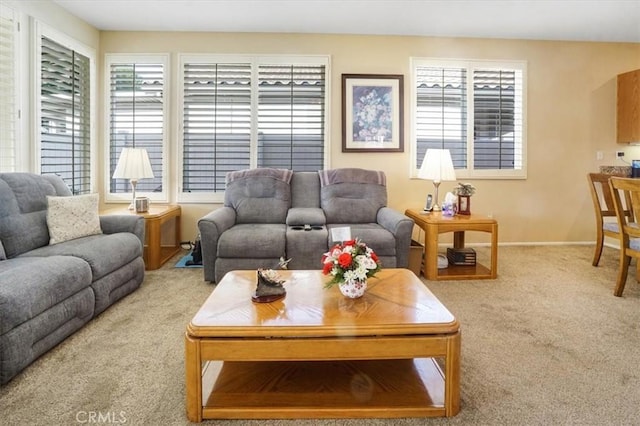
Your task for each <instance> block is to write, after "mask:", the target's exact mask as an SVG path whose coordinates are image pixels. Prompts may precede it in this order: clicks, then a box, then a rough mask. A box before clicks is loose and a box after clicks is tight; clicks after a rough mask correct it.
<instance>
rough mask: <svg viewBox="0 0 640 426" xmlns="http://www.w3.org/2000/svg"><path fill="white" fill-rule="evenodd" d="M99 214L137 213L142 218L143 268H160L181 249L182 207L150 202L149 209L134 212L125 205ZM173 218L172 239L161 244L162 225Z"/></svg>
mask: <svg viewBox="0 0 640 426" xmlns="http://www.w3.org/2000/svg"><path fill="white" fill-rule="evenodd" d="M100 214H107V215H137V216H140V217H143V218H144V225H145V240H146V241H145V247H144V248H145V250H144V264H145V269H147V270H154V269H158V268H160V267H161V266H162V265H163V264H164V263H165V262H166V261H167V260H169V259H171V258H172V257H173V256H174V255H175V254H176V253H178V252H179V251H180V249H181V247H180V238H181V231H180V215H181V214H182V209H181V207H180V206H178V205H168V206H167V205H164V206H163V205H156V204H151V205H150V206H149V211H147V212H145V213H136V212H135V210H129V209H127V208H126V207H119V208H112V209H107V210H104V211H101V212H100ZM171 220H173V221H174V222H175V223H174V230H175V234H174V240H173V242H172V244H170V245H163V244H162V243H163V241H162V226H163V225H164V224H165V223H167V222H169V221H171Z"/></svg>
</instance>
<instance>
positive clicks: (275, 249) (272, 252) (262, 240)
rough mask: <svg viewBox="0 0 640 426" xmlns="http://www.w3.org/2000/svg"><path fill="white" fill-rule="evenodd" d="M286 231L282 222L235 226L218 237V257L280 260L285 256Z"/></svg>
mask: <svg viewBox="0 0 640 426" xmlns="http://www.w3.org/2000/svg"><path fill="white" fill-rule="evenodd" d="M286 229H287V228H286V226H285V224H284V220H283V223H281V224H276V223H273V224H240V225H236V226H234V227H232V228H230V229H228V230H227V231H225V232H223V233H222V235H221V236H220V240H219V241H218V257H237V258H280V256H284V255H285V248H286V241H285V235H286ZM272 267H273V268H275V267H276V265H273V266H272Z"/></svg>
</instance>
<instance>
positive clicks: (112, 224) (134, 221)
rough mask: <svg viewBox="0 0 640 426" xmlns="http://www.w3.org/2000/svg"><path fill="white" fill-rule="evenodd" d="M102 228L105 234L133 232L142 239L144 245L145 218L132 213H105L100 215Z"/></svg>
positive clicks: (141, 242)
mask: <svg viewBox="0 0 640 426" xmlns="http://www.w3.org/2000/svg"><path fill="white" fill-rule="evenodd" d="M100 228H101V229H102V232H103V233H104V234H115V233H118V232H131V233H132V234H135V236H136V237H138V239H139V240H140V244H141V246H142V247H144V231H145V227H144V218H143V217H142V216H132V215H105V216H100Z"/></svg>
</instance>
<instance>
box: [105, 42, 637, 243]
mask: <svg viewBox="0 0 640 426" xmlns="http://www.w3.org/2000/svg"><path fill="white" fill-rule="evenodd" d="M100 42H101V43H100V44H101V55H100V56H102V55H103V54H105V53H134V52H135V53H160V52H163V53H171V54H177V53H180V52H184V53H246V54H254V53H262V54H267V53H268V54H323V55H330V57H331V74H332V82H331V83H332V89H331V115H330V117H331V135H330V136H331V167H332V168H335V167H353V166H364V167H367V168H374V169H380V170H384V171H385V173H386V174H387V177H388V186H389V204H390V206H392V207H394V208H396V209H398V210H402V211H404V209H406V208H410V207H421V206H422V204H423V202H424V199H425V195H426V193H427V192H432V189H433V186H432V185H431V182H428V181H423V180H418V179H413V180H412V179H409V168H410V160H409V149H408V146H409V144H410V141H409V135H410V134H411V132H410V123H409V117H410V115H409V110H410V105H409V103H410V102H409V101H410V99H409V93H410V92H409V72H410V69H409V58H410V57H412V56H415V57H439V58H470V59H505V60H525V61H527V65H528V105H527V111H528V114H527V145H528V178H527V179H526V180H472V182H473V183H474V185H475V186H476V187H477V188H478V191H477V193H476V195H474V196H473V198H472V211H473V213H478V214H491V215H493V217H495V218H497V220H498V221H499V224H500V235H499V240H500V242H567V241H570V242H583V241H593V240H594V239H595V231H594V216H593V211H592V205H591V200H590V198H589V193H588V188H587V180H586V174H587V173H588V172H590V171H595V170H596V169H597V167H598V165H599V164H600V163H602V164H613V163H614V159H615V158H614V155H615V151H616V149H621V148H620V147H619V146H617V145H616V143H615V99H616V94H615V88H616V85H615V78H616V75H617V74H619V73H622V72H626V71H630V70H633V69H636V68H640V44H628V43H627V44H623V43H576V42H547V41H521V40H493V39H462V38H459V39H458V38H427V37H382V36H351V35H303V34H222V33H152V32H151V33H142V32H136V33H132V32H103V33H101V40H100ZM172 63H173V64H174V65H175V64H176V57H175V55H173V56H172ZM342 73H371V74H383V73H388V74H392V73H393V74H404V75H405V135H406V136H405V152H404V153H384V154H380V153H377V154H376V153H342V152H341V122H340V120H341V106H340V105H341V104H340V99H341V94H340V76H341V74H342ZM174 75H175V74H174ZM175 89H176V88H175V87H172V94H173V95H172V99H175V93H176V90H175ZM172 111H173V115H172V117H171V118H170V119H171V123H172V124H173V125H174V129H175V125H177V123H178V120H179V118H178V117H176V116H175V109H172ZM100 134H101V135H102V134H103V132H101V133H100ZM172 140H174V141H175V139H174V138H172ZM598 150H601V151H603V152H604V154H605V159H604V160H603V161H601V162H599V163H597V162H596V160H595V159H596V151H598ZM628 151H629V155H627V157H626V158H627V159H629V158H631V156H633V155H637V157H638V158H640V150H638V152H637V154H634V153H633V149H632V148H629V149H628ZM172 177H174V178H175V176H173V175H172ZM452 187H453V183H452V182H444V183H443V184H442V186H441V193H442V192H443V191H448V190H450V189H451V188H452ZM216 207H217V206H215V205H206V206H203V205H184V217H183V229H184V233H185V239H186V238H190V239H192V238H193V236H194V235H195V233H196V232H197V231H196V221H197V219H198V218H199V217H200V216H202V215H203V214H205V213H206V212H208V211H210V210H211V209H213V208H216Z"/></svg>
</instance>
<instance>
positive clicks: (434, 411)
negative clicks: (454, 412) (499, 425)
mask: <svg viewBox="0 0 640 426" xmlns="http://www.w3.org/2000/svg"><path fill="white" fill-rule="evenodd" d="M443 361H444V359H443ZM202 390H203V392H202V395H203V409H202V417H203V419H237V418H242V419H273V418H280V419H284V418H345V417H346V418H376V417H377V418H392V417H431V416H445V415H447V414H446V409H445V379H444V373H443V371H442V369H441V368H440V366H439V364H438V362H437V361H436V359H435V358H415V359H394V360H362V361H353V360H350V361H225V362H222V361H208V362H207V363H206V365H205V367H204V369H203V377H202Z"/></svg>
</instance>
